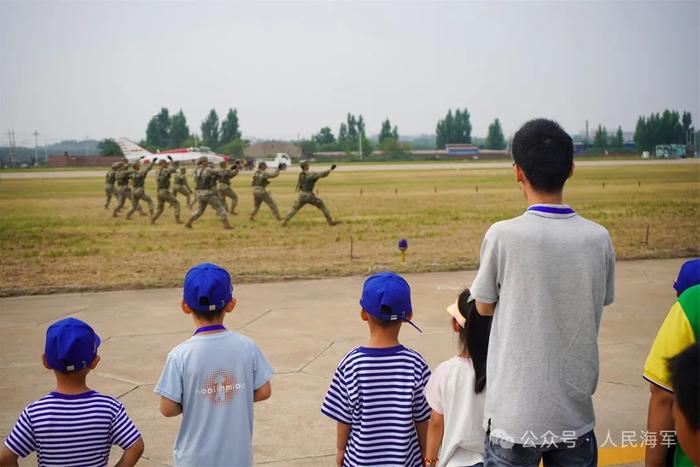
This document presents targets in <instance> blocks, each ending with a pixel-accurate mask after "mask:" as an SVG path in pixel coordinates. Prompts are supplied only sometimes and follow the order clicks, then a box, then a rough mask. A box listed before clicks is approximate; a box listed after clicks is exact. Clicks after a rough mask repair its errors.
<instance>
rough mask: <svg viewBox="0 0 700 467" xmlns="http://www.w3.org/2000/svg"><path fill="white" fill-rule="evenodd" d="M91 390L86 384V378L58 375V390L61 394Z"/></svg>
mask: <svg viewBox="0 0 700 467" xmlns="http://www.w3.org/2000/svg"><path fill="white" fill-rule="evenodd" d="M89 390H90V388H89V387H87V385H86V384H85V378H73V377H70V376H64V375H59V374H57V375H56V392H58V393H60V394H67V395H75V394H83V393H85V392H88V391H89Z"/></svg>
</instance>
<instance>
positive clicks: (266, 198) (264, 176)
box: [250, 168, 282, 221]
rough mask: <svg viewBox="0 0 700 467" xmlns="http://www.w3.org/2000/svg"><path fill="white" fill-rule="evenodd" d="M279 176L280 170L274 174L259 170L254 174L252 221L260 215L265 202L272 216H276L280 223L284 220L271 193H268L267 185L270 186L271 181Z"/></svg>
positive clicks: (252, 184)
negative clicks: (261, 206)
mask: <svg viewBox="0 0 700 467" xmlns="http://www.w3.org/2000/svg"><path fill="white" fill-rule="evenodd" d="M279 174H280V171H279V170H275V171H274V172H272V173H267V172H266V171H265V169H263V168H258V170H256V171H255V174H253V182H252V183H251V186H252V187H253V210H252V211H251V212H250V220H251V221H252V220H253V218H254V217H255V215H256V214H257V213H258V209H260V205H261V204H262V203H263V202H264V203H266V204H267V205H268V206H270V209H271V210H272V214H274V215H275V218H277V220H278V221H281V220H282V218H281V217H280V213H279V211H278V210H277V205H276V204H275V201H274V200H273V199H272V196H270V193H268V191H267V185H269V184H270V181H269V179H270V178H275V177H277V176H278V175H279Z"/></svg>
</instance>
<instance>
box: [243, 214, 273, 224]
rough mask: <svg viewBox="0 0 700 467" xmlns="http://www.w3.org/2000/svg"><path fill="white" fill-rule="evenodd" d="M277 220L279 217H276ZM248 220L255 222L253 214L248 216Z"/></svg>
mask: <svg viewBox="0 0 700 467" xmlns="http://www.w3.org/2000/svg"><path fill="white" fill-rule="evenodd" d="M277 220H279V219H277ZM248 221H249V222H255V216H254V215H252V214H251V215H250V217H248Z"/></svg>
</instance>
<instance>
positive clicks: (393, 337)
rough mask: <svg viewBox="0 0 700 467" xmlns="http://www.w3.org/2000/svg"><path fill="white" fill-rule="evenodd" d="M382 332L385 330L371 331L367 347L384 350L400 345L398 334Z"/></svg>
mask: <svg viewBox="0 0 700 467" xmlns="http://www.w3.org/2000/svg"><path fill="white" fill-rule="evenodd" d="M382 331H383V329H381V328H380V329H374V330H370V333H369V342H368V343H367V347H369V348H373V349H382V348H388V347H396V346H397V345H399V344H400V342H399V336H398V334H397V333H394V332H391V333H389V332H382Z"/></svg>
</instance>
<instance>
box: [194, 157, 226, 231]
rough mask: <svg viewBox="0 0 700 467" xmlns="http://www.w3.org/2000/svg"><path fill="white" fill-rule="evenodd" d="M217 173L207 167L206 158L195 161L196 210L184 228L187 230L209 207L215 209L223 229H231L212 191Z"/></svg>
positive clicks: (219, 202)
mask: <svg viewBox="0 0 700 467" xmlns="http://www.w3.org/2000/svg"><path fill="white" fill-rule="evenodd" d="M217 172H218V171H217V170H215V169H213V168H211V167H209V160H208V159H207V157H206V156H202V157H200V158H199V160H198V161H197V168H196V169H195V170H194V194H195V197H196V198H197V201H196V202H197V210H196V211H195V212H193V213H192V216H191V217H190V220H188V221H187V224H185V227H187V228H188V229H191V228H192V223H193V222H194V221H196V220H197V219H199V217H200V216H201V215H202V214H204V210H205V209H207V206H209V205H211V207H212V208H214V209H216V213H217V214H218V216H219V219H221V222H222V223H223V224H224V229H230V228H231V225H230V224H229V223H228V219H227V215H226V209H224V205H223V203H222V202H221V200H220V199H219V197H218V196H216V191H215V190H214V189H215V185H216V180H217V178H218V176H219V174H218V173H217Z"/></svg>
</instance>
